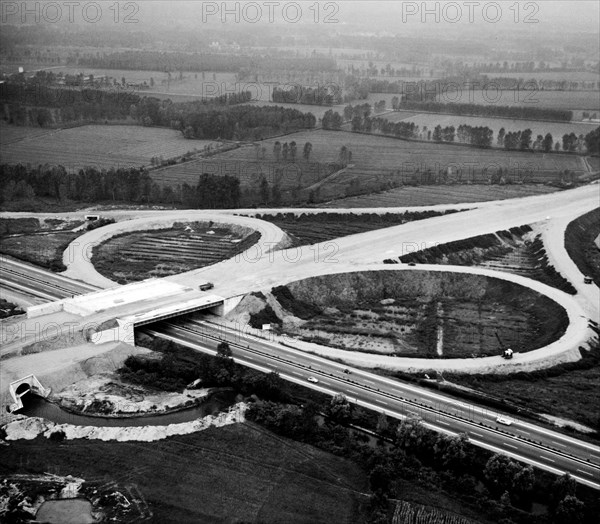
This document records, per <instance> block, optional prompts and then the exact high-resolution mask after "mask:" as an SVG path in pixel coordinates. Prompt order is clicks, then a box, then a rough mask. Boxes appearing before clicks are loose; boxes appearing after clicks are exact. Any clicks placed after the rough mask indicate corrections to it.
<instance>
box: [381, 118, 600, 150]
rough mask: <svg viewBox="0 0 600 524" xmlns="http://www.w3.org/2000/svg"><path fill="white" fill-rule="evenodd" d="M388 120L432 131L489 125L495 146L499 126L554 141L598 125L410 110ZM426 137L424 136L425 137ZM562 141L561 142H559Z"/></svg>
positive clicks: (578, 133) (584, 133)
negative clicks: (547, 134) (550, 137)
mask: <svg viewBox="0 0 600 524" xmlns="http://www.w3.org/2000/svg"><path fill="white" fill-rule="evenodd" d="M385 118H387V120H389V121H390V122H400V121H403V122H414V123H415V124H417V125H418V126H419V127H420V129H421V131H422V130H423V127H424V126H427V129H428V130H430V131H432V132H433V129H434V128H435V126H437V125H440V126H442V127H446V126H454V127H455V128H458V126H460V125H463V124H466V125H470V126H473V127H475V126H482V127H489V128H490V129H492V130H493V131H494V143H493V145H494V146H496V139H497V137H498V131H500V129H501V128H504V130H505V131H506V132H507V133H508V132H509V131H523V130H524V129H531V131H532V132H533V140H535V139H536V137H537V135H542V136H546V133H550V134H551V135H552V137H553V138H554V141H555V142H556V141H557V140H562V136H563V135H564V134H569V133H575V134H576V135H577V136H579V135H580V134H583V135H584V136H585V135H587V134H588V133H589V132H590V131H593V130H594V129H596V128H597V127H598V124H593V123H576V122H573V123H560V124H559V123H555V122H541V121H539V120H512V119H507V118H485V117H477V116H458V115H440V114H431V113H418V114H414V113H411V112H408V113H404V112H403V111H398V112H394V113H390V114H388V115H386V116H385ZM425 138H426V137H425ZM561 143H562V142H561Z"/></svg>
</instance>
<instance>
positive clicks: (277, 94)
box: [271, 85, 342, 106]
mask: <svg viewBox="0 0 600 524" xmlns="http://www.w3.org/2000/svg"><path fill="white" fill-rule="evenodd" d="M271 97H272V100H273V102H278V103H286V104H309V105H319V106H331V105H334V104H340V103H341V102H342V93H341V90H340V89H339V87H338V86H333V85H332V86H319V87H315V88H312V87H301V86H298V85H294V86H292V87H290V88H289V89H283V88H278V87H275V88H273V93H272V95H271Z"/></svg>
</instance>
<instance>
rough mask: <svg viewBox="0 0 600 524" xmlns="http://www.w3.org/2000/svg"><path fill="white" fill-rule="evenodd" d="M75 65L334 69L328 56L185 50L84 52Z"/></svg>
mask: <svg viewBox="0 0 600 524" xmlns="http://www.w3.org/2000/svg"><path fill="white" fill-rule="evenodd" d="M76 63H77V65H79V66H84V67H88V68H93V69H131V70H140V69H141V70H145V71H198V72H201V71H217V72H228V73H237V72H238V71H240V70H242V69H245V68H249V69H251V70H253V71H258V70H261V69H276V70H281V71H286V70H300V71H334V70H335V69H336V68H337V66H336V62H335V60H334V59H332V58H329V57H321V56H311V57H306V58H305V57H285V58H283V57H278V56H260V55H250V54H241V53H236V54H223V53H185V52H163V51H140V50H132V51H116V52H112V53H103V54H100V53H94V54H92V53H86V54H83V55H82V56H80V57H78V58H77V59H76Z"/></svg>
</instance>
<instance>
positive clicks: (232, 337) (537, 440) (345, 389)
mask: <svg viewBox="0 0 600 524" xmlns="http://www.w3.org/2000/svg"><path fill="white" fill-rule="evenodd" d="M144 331H145V332H149V333H151V334H154V335H158V336H160V337H163V338H167V339H169V340H173V341H175V342H178V343H180V344H184V345H186V346H189V347H191V348H193V349H196V350H198V351H203V352H206V353H209V354H215V352H216V347H217V345H218V344H219V343H220V342H221V341H226V342H227V343H228V344H229V345H230V347H231V348H232V351H233V356H234V359H235V360H236V361H237V362H239V363H241V364H244V365H247V366H249V367H252V368H254V369H258V370H260V371H265V372H270V371H275V372H277V373H279V374H280V375H281V376H282V377H283V378H285V379H286V380H289V381H291V382H295V383H297V384H300V385H302V386H306V387H309V388H312V389H315V390H318V391H321V392H324V393H327V394H330V395H334V394H337V393H342V394H344V395H345V396H346V397H347V398H348V399H349V400H350V401H351V402H352V403H356V404H359V405H361V406H364V407H366V408H369V409H373V410H375V411H378V412H384V413H386V414H388V415H390V416H392V417H395V418H404V417H406V416H409V415H415V416H418V417H420V418H421V419H422V420H423V422H424V424H425V425H426V426H428V427H430V428H432V429H435V430H436V431H440V432H444V433H447V434H451V435H456V434H459V433H466V434H467V435H468V436H469V440H470V441H471V442H472V443H473V444H475V445H478V446H481V447H484V448H486V449H489V450H491V451H494V452H500V453H503V454H505V455H509V456H511V457H513V458H515V459H517V460H520V461H523V462H526V463H529V464H532V465H534V466H537V467H539V468H542V469H545V470H547V471H551V472H554V473H556V474H563V473H564V472H569V473H570V474H571V475H572V476H573V477H574V478H575V479H577V480H578V481H579V482H581V483H583V484H586V485H588V486H590V487H593V488H595V489H600V447H599V446H596V445H593V444H590V443H588V442H584V441H581V440H578V439H575V438H572V437H569V436H567V435H564V434H561V433H558V432H555V431H551V430H548V429H546V428H543V427H540V426H536V425H535V424H531V423H529V422H526V421H524V420H520V419H518V418H515V417H513V416H508V418H510V419H511V420H512V425H510V426H503V425H501V424H498V423H497V422H496V418H497V416H498V415H499V413H498V412H496V411H493V410H490V409H487V408H483V407H481V406H477V405H475V404H470V403H467V402H464V401H462V400H457V399H455V398H452V397H450V396H447V395H442V394H439V393H436V392H433V391H430V390H428V389H425V388H422V387H419V386H415V385H412V384H406V383H403V382H400V381H397V380H392V379H389V378H385V377H381V376H379V375H376V374H373V373H369V372H366V371H363V370H359V369H355V368H349V367H348V366H346V365H344V364H339V363H337V362H333V361H331V360H327V359H323V358H321V357H318V356H316V355H313V354H311V353H305V352H302V351H298V350H294V349H292V348H289V347H285V346H283V345H281V344H276V343H272V342H269V341H265V340H261V339H258V338H256V337H253V336H252V335H248V334H245V333H244V334H242V333H240V332H239V331H234V330H230V329H224V328H223V327H222V326H218V325H215V324H210V323H208V322H204V321H202V320H191V319H187V320H181V321H178V322H168V323H167V322H162V323H160V324H157V325H154V326H152V327H146V328H145V329H144ZM345 370H349V371H350V374H348V373H345ZM308 377H314V378H316V379H317V380H318V382H317V383H311V382H309V381H308V380H307V379H308ZM505 416H506V415H505Z"/></svg>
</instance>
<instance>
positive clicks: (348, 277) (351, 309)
mask: <svg viewBox="0 0 600 524" xmlns="http://www.w3.org/2000/svg"><path fill="white" fill-rule="evenodd" d="M228 320H232V321H236V322H239V323H245V322H249V323H250V324H252V325H253V326H255V327H259V326H260V325H262V324H264V323H271V324H272V326H273V327H275V329H277V330H280V331H282V332H284V333H286V334H288V335H291V336H293V337H296V338H300V339H302V340H306V341H309V342H315V343H318V344H322V345H326V346H330V347H337V348H341V349H345V350H350V351H360V352H366V353H378V354H386V355H395V356H399V357H421V358H469V357H482V356H491V355H499V354H501V353H502V351H503V349H504V348H506V347H510V348H512V349H513V350H514V351H515V352H521V353H524V352H528V351H532V350H534V349H538V348H540V347H544V346H546V345H548V344H550V343H552V342H554V341H555V340H557V339H558V338H560V336H562V334H563V333H564V332H565V329H566V327H567V325H568V317H567V314H566V312H565V311H564V309H563V308H562V307H561V306H560V305H558V304H557V303H555V302H554V301H552V300H550V299H549V298H547V297H545V296H543V295H541V294H539V293H537V292H535V291H532V290H530V289H527V288H524V287H522V286H519V285H516V284H514V283H512V282H508V281H504V280H500V279H494V278H489V277H485V276H481V275H468V274H462V273H460V274H459V273H444V272H428V271H406V272H401V271H367V272H356V273H345V274H337V275H326V276H320V277H313V278H309V279H306V280H302V281H297V282H293V283H291V284H289V285H288V286H280V287H278V288H274V289H273V290H271V292H270V293H264V294H263V293H256V294H253V295H248V296H247V297H245V298H244V299H243V300H242V302H240V304H239V305H238V306H237V307H236V308H235V309H234V310H233V311H232V312H231V313H230V314H229V315H228ZM496 335H497V336H496ZM498 339H500V340H498Z"/></svg>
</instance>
